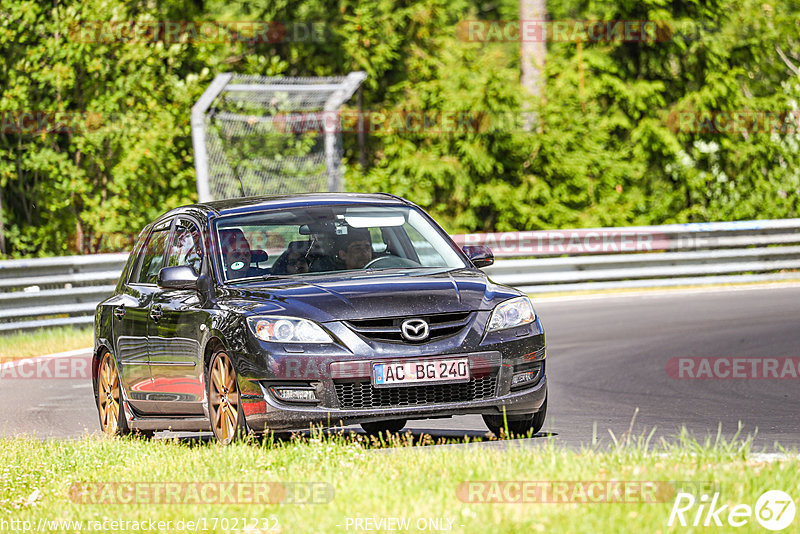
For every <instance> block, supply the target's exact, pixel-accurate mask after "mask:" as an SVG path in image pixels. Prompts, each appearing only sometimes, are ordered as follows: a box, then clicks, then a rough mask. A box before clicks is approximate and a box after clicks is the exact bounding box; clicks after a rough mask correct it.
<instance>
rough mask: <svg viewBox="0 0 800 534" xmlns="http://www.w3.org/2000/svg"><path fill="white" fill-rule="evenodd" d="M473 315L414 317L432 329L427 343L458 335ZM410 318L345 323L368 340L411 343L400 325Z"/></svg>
mask: <svg viewBox="0 0 800 534" xmlns="http://www.w3.org/2000/svg"><path fill="white" fill-rule="evenodd" d="M472 315H473V313H472V312H455V313H438V314H435V315H414V316H413V317H415V318H420V319H424V320H425V321H426V322H427V323H428V326H429V327H430V332H431V333H430V336H428V338H427V339H424V340H422V341H421V342H422V343H425V342H428V341H436V340H438V339H442V338H445V337H447V336H452V335H455V334H457V333H458V332H460V331H461V330H463V329H464V328H465V327H466V326H467V325H468V324H469V322H470V320H471V319H472ZM410 317H411V316H407V317H383V318H380V319H358V320H351V321H345V323H346V324H347V326H349V327H350V328H351V329H353V330H354V331H355V332H357V333H358V334H360V335H361V336H363V337H365V338H368V339H373V340H375V341H390V342H403V343H409V342H408V341H407V340H406V339H405V338H404V337H403V336H402V334H401V333H400V324H401V323H402V322H403V321H405V320H406V319H409V318H410ZM418 343H419V342H418Z"/></svg>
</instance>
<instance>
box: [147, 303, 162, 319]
mask: <svg viewBox="0 0 800 534" xmlns="http://www.w3.org/2000/svg"><path fill="white" fill-rule="evenodd" d="M162 315H164V312H163V311H161V306H154V307H153V309H151V310H150V318H151V319H152V320H154V321H158V320H159V319H161V316H162Z"/></svg>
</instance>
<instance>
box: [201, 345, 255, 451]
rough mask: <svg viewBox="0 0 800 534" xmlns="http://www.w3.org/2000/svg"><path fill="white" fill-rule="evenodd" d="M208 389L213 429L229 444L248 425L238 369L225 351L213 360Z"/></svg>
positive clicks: (220, 439) (221, 441) (224, 442)
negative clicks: (241, 397) (243, 408)
mask: <svg viewBox="0 0 800 534" xmlns="http://www.w3.org/2000/svg"><path fill="white" fill-rule="evenodd" d="M208 390H209V391H208V399H209V415H210V417H211V429H212V430H213V431H214V435H215V436H216V437H217V439H218V440H219V442H220V443H222V444H223V445H227V444H228V443H230V442H231V441H233V440H234V439H236V437H237V434H240V435H241V434H243V433H244V432H245V429H246V426H245V423H244V414H243V413H242V408H241V400H240V395H239V384H238V382H237V381H236V371H234V369H233V364H232V363H231V360H230V358H228V355H227V354H225V353H224V352H218V353H216V354H215V355H214V358H213V359H212V360H211V367H210V369H209V381H208Z"/></svg>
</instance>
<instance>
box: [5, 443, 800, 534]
mask: <svg viewBox="0 0 800 534" xmlns="http://www.w3.org/2000/svg"><path fill="white" fill-rule="evenodd" d="M410 439H411V438H410V435H407V436H405V437H398V438H397V439H395V440H393V441H392V442H391V443H390V444H389V445H391V448H385V447H381V445H380V444H376V443H374V442H373V443H370V442H369V441H367V439H366V438H365V437H364V436H360V435H356V436H342V435H340V436H333V437H330V436H321V435H317V436H316V437H311V438H302V439H293V440H291V441H283V442H281V441H279V442H274V441H271V440H269V439H267V440H263V441H251V442H249V443H237V444H234V445H232V446H229V447H227V448H223V447H220V446H218V445H216V444H215V443H210V442H198V441H192V442H178V441H174V440H173V441H165V440H154V441H147V440H143V439H127V438H126V439H105V438H84V439H82V440H76V441H45V442H41V441H37V440H31V439H24V438H16V439H6V440H0V466H1V467H0V518H4V520H5V521H7V522H9V523H7V526H8V525H11V523H10V522H11V521H18V522H19V523H17V526H18V527H19V528H20V529H21V528H22V527H23V526H25V524H23V523H21V522H22V521H29V522H30V523H28V526H32V528H34V529H36V528H37V526H38V525H42V524H43V525H45V526H46V527H47V530H52V531H57V530H68V531H77V530H81V529H82V530H83V531H87V530H90V529H91V530H95V531H96V530H100V529H101V528H102V527H105V528H112V527H115V528H114V530H117V531H134V530H139V531H142V530H143V531H148V530H152V529H153V527H154V525H155V527H154V528H155V530H162V531H172V532H177V531H181V529H180V526H181V525H182V526H184V527H186V526H187V524H186V521H200V523H199V524H196V525H189V527H190V528H188V529H187V528H185V529H184V530H197V531H215V532H224V531H248V532H292V533H305V532H322V533H335V532H356V531H365V530H366V528H365V527H369V529H370V530H372V531H389V530H391V526H392V524H390V523H387V522H385V521H386V520H387V519H388V518H399V519H401V520H404V521H408V523H405V524H407V525H408V528H403V525H404V523H400V524H399V525H400V528H397V530H401V531H408V532H417V531H422V530H423V528H420V527H425V528H424V530H425V531H428V532H430V531H437V530H438V531H444V530H447V531H450V532H468V533H473V532H474V533H481V534H484V533H488V532H491V533H518V532H556V533H560V532H563V533H577V532H592V533H593V532H653V533H655V532H667V531H686V530H687V529H686V528H684V527H680V526H674V527H668V526H667V521H668V518H669V515H670V511H671V509H672V506H673V503H674V497H672V496H668V497H667V498H665V499H662V502H624V503H623V502H599V503H587V502H583V501H581V500H580V499H578V502H574V500H573V502H560V503H549V504H541V503H535V502H534V503H524V504H519V503H502V504H498V503H483V502H469V501H470V499H468V498H467V499H464V498H463V497H464V495H465V494H464V493H459V486H460V484H462V483H463V482H469V481H472V482H474V481H529V482H534V481H538V482H544V481H572V482H578V481H584V482H590V481H639V482H658V483H659V484H671V486H670V487H677V486H675V483H676V482H675V481H680V482H677V483H678V484H680V487H682V488H686V487H691V485H692V484H696V486H695V487H698V488H699V487H713V488H715V490H712V492H713V491H718V492H719V494H720V496H719V503H720V504H729V505H730V506H729V508H728V510H730V508H731V507H732V506H734V505H737V504H747V505H749V506H751V507H754V506H755V504H756V501H757V500H758V498H759V496H760V495H761V494H763V493H764V492H765V491H767V490H775V489H780V490H784V491H787V492H789V493H790V494H792V493H794V494H795V495H794V498H795V500H797V497H798V495H797V488H798V487H800V469H798V462H797V461H796V460H781V461H773V462H762V461H753V460H750V459H749V457H748V452H749V442H747V441H744V442H741V441H732V442H725V441H722V440H720V439H719V438H718V439H717V440H716V441H707V442H705V443H698V442H696V441H693V440H691V439H690V438H688V437H686V436H683V437H682V438H681V439H680V441H679V442H677V443H676V444H667V443H666V442H664V443H662V444H661V445H660V446H658V447H656V448H653V447H650V446H648V444H647V442H646V440H643V439H640V440H639V441H638V443H634V444H630V445H626V446H617V447H616V448H614V449H612V450H605V451H598V450H589V449H586V450H582V451H570V450H565V449H561V448H559V447H557V446H555V445H554V444H553V443H552V442H546V443H544V444H539V445H537V446H530V445H526V446H523V445H521V442H516V441H514V440H509V441H507V442H503V443H502V445H505V446H504V447H494V446H485V445H484V446H469V447H420V446H417V444H415V443H412V442H411V441H410ZM227 482H248V483H253V482H259V483H263V482H276V483H279V484H283V487H284V488H294V489H292V490H291V493H292V494H293V495H295V496H297V495H298V494H299V493H302V491H298V490H297V488H302V487H303V486H302V484H303V483H307V482H319V483H323V485H324V486H325V487H326V488H328V490H330V491H331V495H332V498H330V499H328V498H322V499H318V500H321V501H323V502H320V503H317V504H309V503H304V504H288V503H282V504H280V503H269V502H267V503H263V502H262V503H256V504H253V503H250V502H249V501H250V500H252V499H251V498H247V496H245V499H244V502H223V503H220V502H219V500H220V499H219V497H218V496H219V495H222V492H216V491H211V490H209V492H208V493H207V494H206V495H205V497H204V496H203V495H202V491H200V492H199V493H198V492H192V491H187V489H186V488H190V487H197V486H196V485H193V486H190V485H188V484H187V485H185V486H180V487H181V488H184V489H182V490H180V492H179V493H177V494H174V495H173V499H172V501H171V502H168V503H163V502H162V503H152V502H151V501H152V500H154V498H153V495H157V494H158V493H157V492H158V490H157V489H155V488H156V485H154V483H178V484H182V483H201V484H202V485H201V486H200V487H201V488H208V487H212V488H215V487H217V486H214V485H215V484H218V483H227ZM297 483H300V484H301V486H293V485H292V484H297ZM76 484H82V486H75V485H76ZM105 484H110V486H105ZM120 484H121V485H120ZM124 484H130V485H127V486H126V485H124ZM687 484H688V486H687ZM209 485H211V486H209ZM702 485H705V486H702ZM76 487H80V488H83V490H82V491H86V493H82V494H81V495H84V497H80V498H79V497H76V496H75V495H76V493H74V492H75V488H76ZM159 487H160V486H159ZM176 487H177V486H176ZM87 488H90V489H88V490H87ZM573 489H574V487H573ZM163 491H166V490H163ZM237 491H238V490H233V495H234V496H236V495H240V494H238V493H237ZM700 493H701V490H697V494H696V497H697V498H698V499H699V498H700ZM86 495H89V497H86ZM162 495H164V494H163V493H162ZM318 495H319V494H318ZM460 495H461V497H460ZM475 495H483V497H480V498H481V499H484V498H487V497H490V496H491V493H489V492H487V493H476V494H474V495H473V497H474V496H475ZM497 495H498V494H495V497H496V496H497ZM499 495H500V498H502V493H500V494H499ZM569 495H572V496H573V497H571V499H575V498H576V497H575V494H574V493H572V492H570V493H569ZM82 498H83V499H84V501H83V502H82V501H81V499H82ZM120 500H122V501H126V502H123V503H120V502H119V501H120ZM155 500H158V499H155ZM161 500H162V501H163V500H165V499H161ZM260 500H262V501H263V500H264V499H260ZM266 500H269V499H266ZM128 501H132V502H128ZM198 501H201V502H198ZM206 501H210V502H206ZM465 501H466V502H465ZM696 509H697V506H695V507H694V508H693V509H692V510H691V513H688V512H687V516H686V517H687V520H688V521H692V520H693V518H694V512H695V511H696ZM720 517H721V519H722V521H723V522H724V521H726V517H727V513H723V514H721V516H720ZM368 518H369V520H370V521H372V520H374V521H377V522H379V521H381V520H384V523H372V522H370V523H364V522H363V521H366V520H367V519H368ZM356 519H361V520H362V523H361V525H362V528H358V524H359V523H356ZM2 520H3V519H0V522H1V521H2ZM70 520H71V521H83V523H82V524H81V525H78V524H77V523H73V524H72V525H65V524H62V525H61V526H60V528H59V525H58V524H56V523H52V522H54V521H70ZM151 520H153V521H164V522H166V521H171V522H172V523H171V524H169V525H166V524H162V525H160V526H159V525H157V524H154V523H150V521H151ZM40 521H42V523H40ZM48 521H49V522H50V523H46V522H48ZM92 521H94V522H96V523H94V524H90V522H92ZM111 521H127V522H128V523H119V524H112V523H110V522H111ZM180 521H184V523H182V524H181V523H179V522H180ZM797 524H800V518H798V519H796V520H795V523H794V525H793V526H794V527H795V528H796V526H797ZM394 526H395V527H397V524H395V525H394ZM433 526H436V527H439V528H432V527H433ZM700 529H701V530H702V529H703V527H700ZM730 529H731V527H730V526H729V525H728V524H727V523H724V527H723V528H720V529H718V531H720V532H723V531H730ZM734 530H735V531H736V532H763V531H764V530H763V529H762V528H761V526H760V525H759V524H758V523H757V521H756V519H755V516H753V517H751V518H750V520H749V522H748V523H747V524H746V525H745V526H744V527H742V528H736V529H734ZM690 531H698V529H696V528H695V529H690ZM788 531H792V529H791V528H790V529H789V530H788Z"/></svg>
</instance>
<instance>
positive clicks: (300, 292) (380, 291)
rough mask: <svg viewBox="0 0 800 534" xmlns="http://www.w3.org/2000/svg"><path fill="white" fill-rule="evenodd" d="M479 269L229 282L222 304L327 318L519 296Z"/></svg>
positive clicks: (464, 306)
mask: <svg viewBox="0 0 800 534" xmlns="http://www.w3.org/2000/svg"><path fill="white" fill-rule="evenodd" d="M520 294H521V293H520V292H519V291H516V290H514V289H512V288H510V287H507V286H501V285H497V284H494V283H493V282H491V281H490V280H489V279H488V278H487V277H486V275H485V274H484V273H483V272H481V271H478V270H472V269H458V270H442V269H414V270H386V271H371V272H365V273H363V274H354V273H341V274H329V275H324V276H323V275H311V276H303V277H299V278H296V279H291V280H289V279H287V280H277V281H268V282H256V283H252V284H247V285H243V286H240V287H236V286H233V287H230V286H229V287H227V288H226V289H225V290H224V291H223V292H221V294H220V299H219V302H220V305H223V306H225V307H231V308H238V309H241V310H243V311H245V312H247V313H253V314H256V313H267V314H287V315H293V316H300V317H307V318H309V319H312V320H315V321H319V322H326V321H336V320H347V319H364V318H371V317H398V316H409V315H426V314H434V313H448V312H456V311H476V310H488V309H492V308H493V307H494V306H495V305H497V303H499V302H501V301H503V300H506V299H508V298H511V297H515V296H518V295H520Z"/></svg>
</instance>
